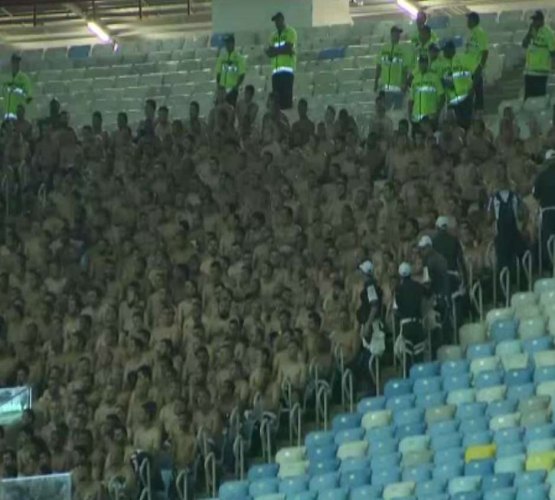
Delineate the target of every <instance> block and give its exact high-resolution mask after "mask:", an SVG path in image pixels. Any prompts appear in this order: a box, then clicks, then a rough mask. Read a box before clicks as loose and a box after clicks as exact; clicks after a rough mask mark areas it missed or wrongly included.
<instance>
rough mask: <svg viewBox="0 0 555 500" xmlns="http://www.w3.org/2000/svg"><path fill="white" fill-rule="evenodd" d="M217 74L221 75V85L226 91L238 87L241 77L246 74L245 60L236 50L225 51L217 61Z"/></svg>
mask: <svg viewBox="0 0 555 500" xmlns="http://www.w3.org/2000/svg"><path fill="white" fill-rule="evenodd" d="M216 74H218V75H220V85H221V86H222V87H224V88H225V89H226V90H231V89H233V88H235V87H237V83H238V82H239V77H240V76H242V75H244V74H245V58H244V57H243V56H242V55H241V54H238V53H237V52H236V51H235V50H234V51H233V52H231V54H230V53H229V52H227V50H223V51H222V53H221V54H220V56H219V57H218V60H217V61H216Z"/></svg>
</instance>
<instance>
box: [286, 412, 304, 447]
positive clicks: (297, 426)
mask: <svg viewBox="0 0 555 500" xmlns="http://www.w3.org/2000/svg"><path fill="white" fill-rule="evenodd" d="M295 442H296V443H297V446H301V444H302V411H301V405H300V404H299V403H295V404H294V405H293V406H292V408H291V410H290V411H289V444H290V445H291V446H293V445H294V443H295Z"/></svg>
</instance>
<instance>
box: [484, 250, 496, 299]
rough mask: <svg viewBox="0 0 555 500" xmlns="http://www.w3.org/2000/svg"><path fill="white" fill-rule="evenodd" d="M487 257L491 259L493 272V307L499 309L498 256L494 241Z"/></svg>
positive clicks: (487, 252)
mask: <svg viewBox="0 0 555 500" xmlns="http://www.w3.org/2000/svg"><path fill="white" fill-rule="evenodd" d="M486 255H488V256H489V257H490V263H491V270H492V273H493V280H492V281H493V307H497V256H496V255H495V246H494V242H493V241H492V242H491V243H490V244H489V245H488V249H487V250H486Z"/></svg>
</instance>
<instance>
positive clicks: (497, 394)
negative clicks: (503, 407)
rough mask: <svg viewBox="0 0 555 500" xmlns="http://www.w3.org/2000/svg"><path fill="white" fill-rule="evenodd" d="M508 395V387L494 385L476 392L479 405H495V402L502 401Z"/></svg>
mask: <svg viewBox="0 0 555 500" xmlns="http://www.w3.org/2000/svg"><path fill="white" fill-rule="evenodd" d="M506 394H507V386H506V385H494V386H493V387H486V388H484V389H480V390H479V391H477V392H476V401H478V402H479V403H488V404H489V403H493V402H494V401H501V400H502V399H505V395H506Z"/></svg>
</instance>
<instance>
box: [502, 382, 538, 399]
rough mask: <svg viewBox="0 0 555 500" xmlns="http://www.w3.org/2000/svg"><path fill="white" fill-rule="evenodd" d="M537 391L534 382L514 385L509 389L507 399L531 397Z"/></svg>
mask: <svg viewBox="0 0 555 500" xmlns="http://www.w3.org/2000/svg"><path fill="white" fill-rule="evenodd" d="M535 392H536V386H535V385H534V384H525V385H513V386H512V387H509V388H508V389H507V399H509V400H511V401H520V400H521V399H526V398H529V397H530V396H532V395H534V394H535Z"/></svg>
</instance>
